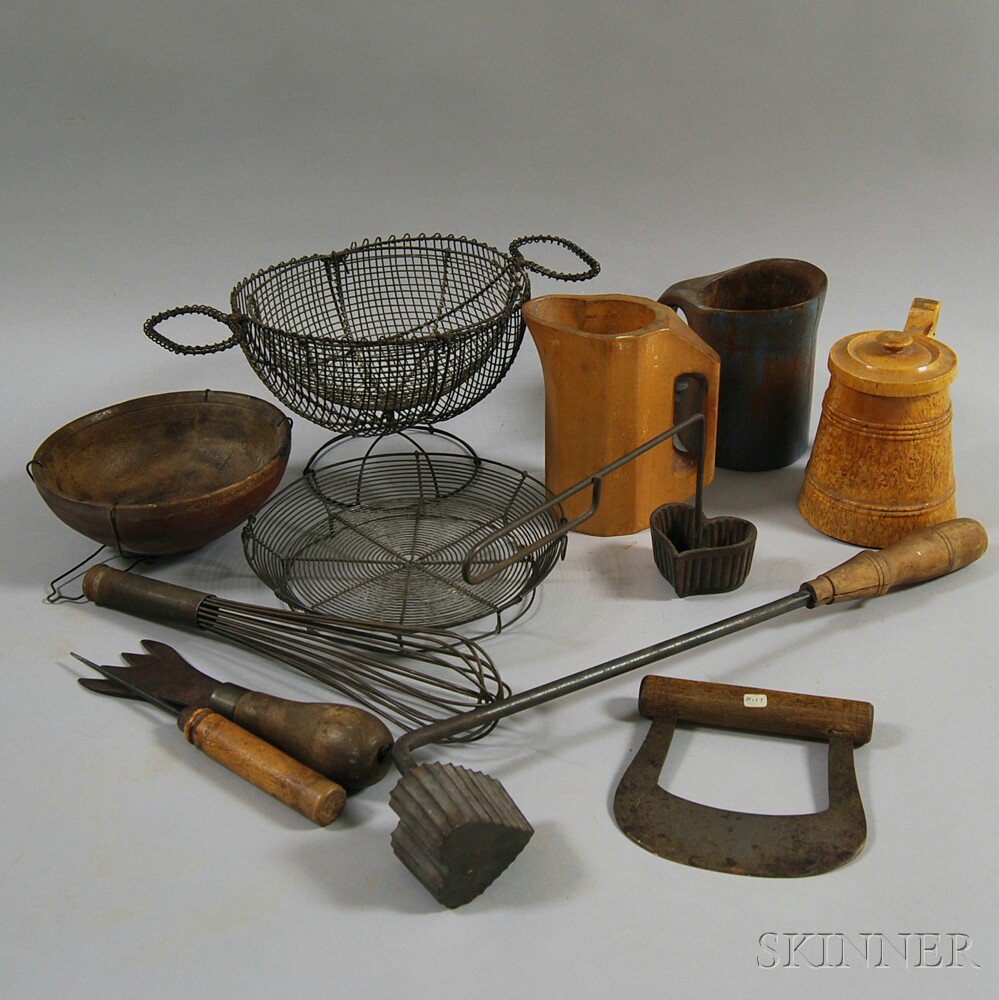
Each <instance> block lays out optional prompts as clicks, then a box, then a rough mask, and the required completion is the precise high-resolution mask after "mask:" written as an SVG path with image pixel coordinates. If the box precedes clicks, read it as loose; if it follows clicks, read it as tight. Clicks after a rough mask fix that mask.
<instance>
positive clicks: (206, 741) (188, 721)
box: [177, 707, 347, 826]
mask: <svg viewBox="0 0 999 1000" xmlns="http://www.w3.org/2000/svg"><path fill="white" fill-rule="evenodd" d="M177 727H178V728H179V729H180V731H181V732H182V733H183V734H184V737H185V739H186V740H187V741H188V743H192V744H193V745H194V746H196V747H197V748H198V749H199V750H200V751H202V753H204V754H207V755H208V756H209V757H211V758H212V760H214V761H217V762H218V763H219V764H221V765H222V766H223V767H226V768H228V769H229V770H230V771H232V772H233V774H238V775H239V776H240V777H241V778H245V779H246V780H247V781H249V782H250V784H251V785H256V786H257V788H260V789H262V790H263V791H265V792H267V794H268V795H273V796H274V798H276V799H278V800H279V801H281V802H283V803H284V804H285V805H286V806H291V808H292V809H295V810H297V811H298V812H300V813H301V814H302V815H303V816H304V817H305V818H306V819H309V820H312V822H313V823H317V824H318V825H319V826H327V825H329V824H330V823H332V822H333V820H335V819H336V818H337V816H339V815H340V813H341V812H342V811H343V804H344V802H345V801H346V798H347V793H346V792H345V791H344V790H343V788H341V787H340V785H338V784H337V783H336V782H334V781H330V780H329V778H324V777H323V776H322V775H321V774H318V773H317V772H315V771H313V770H312V768H310V767H306V766H305V765H304V764H300V763H299V762H298V761H297V760H294V759H293V758H291V757H289V756H288V755H287V754H286V753H284V752H282V751H281V750H278V749H277V747H273V746H271V745H270V743H265V742H264V741H263V740H262V739H260V738H259V737H257V736H254V735H253V733H248V732H247V731H246V730H245V729H243V728H241V727H240V726H237V725H236V723H235V722H230V721H229V720H228V719H226V718H224V717H223V716H221V715H219V714H218V713H217V712H213V711H212V710H211V709H208V708H193V707H192V708H185V709H184V710H183V711H182V712H181V713H180V715H179V716H178V718H177Z"/></svg>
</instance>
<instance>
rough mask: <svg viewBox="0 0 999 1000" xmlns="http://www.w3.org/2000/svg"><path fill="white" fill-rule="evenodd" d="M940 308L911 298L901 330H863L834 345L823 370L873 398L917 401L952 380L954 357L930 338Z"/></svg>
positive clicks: (955, 362)
mask: <svg viewBox="0 0 999 1000" xmlns="http://www.w3.org/2000/svg"><path fill="white" fill-rule="evenodd" d="M939 313H940V303H939V302H937V301H936V300H935V299H922V298H919V299H914V300H913V302H912V307H911V309H910V310H909V317H908V320H907V321H906V324H905V329H904V330H868V331H866V332H864V333H853V334H850V335H849V336H846V337H842V338H841V339H840V340H838V341H836V343H835V344H834V345H833V347H832V350H831V351H830V352H829V371H830V372H831V373H832V375H833V377H834V378H836V379H838V380H839V381H840V382H842V383H843V384H844V385H847V386H849V387H850V388H851V389H856V390H857V391H858V392H864V393H868V394H869V395H874V396H923V395H928V394H929V393H932V392H937V391H938V390H940V389H943V388H945V387H946V386H948V385H950V383H951V382H953V381H954V377H955V376H956V375H957V355H956V354H955V353H954V352H953V351H952V350H951V349H950V348H949V347H948V346H947V345H946V344H943V343H941V342H940V341H939V340H937V339H936V336H935V334H936V326H937V317H938V315H939Z"/></svg>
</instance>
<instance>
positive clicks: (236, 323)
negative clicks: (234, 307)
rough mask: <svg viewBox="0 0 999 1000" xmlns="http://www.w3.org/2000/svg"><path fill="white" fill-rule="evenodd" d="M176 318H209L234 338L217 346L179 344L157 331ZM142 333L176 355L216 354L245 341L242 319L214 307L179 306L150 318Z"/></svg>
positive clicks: (143, 325) (229, 338)
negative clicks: (225, 327) (223, 327)
mask: <svg viewBox="0 0 999 1000" xmlns="http://www.w3.org/2000/svg"><path fill="white" fill-rule="evenodd" d="M174 316H207V317H208V318H209V319H213V320H215V321H216V322H217V323H221V324H222V325H223V326H227V327H228V328H229V330H230V331H231V332H232V336H230V337H228V338H227V339H225V340H222V341H219V342H218V343H217V344H200V345H195V344H178V343H176V342H175V341H173V340H170V338H169V337H165V336H164V335H163V334H162V333H160V332H159V330H157V329H156V327H157V325H158V324H160V323H162V322H164V321H165V320H168V319H173V317H174ZM142 332H143V333H144V334H145V335H146V336H147V337H148V338H149V339H150V340H151V341H152V342H153V343H154V344H159V345H160V347H165V348H166V349H167V350H168V351H172V352H173V353H174V354H215V353H217V352H218V351H227V350H229V348H230V347H235V345H236V344H238V343H239V342H240V341H241V340H242V339H243V326H242V322H241V319H240V317H239V316H235V315H231V314H228V313H224V312H220V311H219V310H218V309H214V308H213V307H212V306H177V308H176V309H167V310H166V312H161V313H157V314H156V315H155V316H150V317H149V319H147V320H146V322H145V323H143V324H142Z"/></svg>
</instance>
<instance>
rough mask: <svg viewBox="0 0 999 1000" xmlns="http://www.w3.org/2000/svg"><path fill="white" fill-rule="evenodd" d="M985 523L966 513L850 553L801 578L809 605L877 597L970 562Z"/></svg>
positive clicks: (983, 545) (983, 544)
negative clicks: (824, 569)
mask: <svg viewBox="0 0 999 1000" xmlns="http://www.w3.org/2000/svg"><path fill="white" fill-rule="evenodd" d="M988 545H989V536H988V535H987V534H986V533H985V528H983V527H982V525H981V524H979V523H978V522H977V521H974V520H972V519H971V518H970V517H958V518H955V519H954V520H953V521H945V522H943V523H942V524H935V525H933V527H931V528H921V529H920V530H919V531H914V532H913V533H912V534H911V535H906V536H905V538H902V539H899V541H897V542H894V543H892V544H891V545H889V546H887V547H886V548H883V549H881V550H880V551H876V550H873V549H867V550H865V551H864V552H858V553H857V555H855V556H854V557H853V558H852V559H848V560H847V561H846V562H845V563H841V564H840V565H839V566H837V567H836V568H835V569H831V570H828V571H827V572H825V573H823V574H822V575H821V576H819V577H816V578H815V579H814V580H809V581H808V582H807V583H803V584H802V585H801V586H802V590H808V591H810V592H811V594H812V598H813V601H812V605H811V606H812V607H815V606H816V605H819V604H837V603H838V602H840V601H856V600H860V599H862V598H865V597H880V596H881V595H882V594H886V593H887V592H888V591H889V590H891V589H892V587H899V586H901V585H902V584H906V583H919V582H920V581H922V580H934V579H936V578H937V577H938V576H945V575H946V574H947V573H953V572H955V571H956V570H959V569H962V568H963V567H965V566H967V565H968V564H969V563H973V562H974V561H975V560H976V559H978V558H979V557H980V556H981V555H982V553H984V552H985V550H986V549H987V548H988Z"/></svg>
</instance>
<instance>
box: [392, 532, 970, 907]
mask: <svg viewBox="0 0 999 1000" xmlns="http://www.w3.org/2000/svg"><path fill="white" fill-rule="evenodd" d="M987 547H988V535H986V533H985V529H984V528H983V527H982V526H981V525H980V524H979V523H978V522H977V521H973V520H971V519H970V518H959V519H957V520H954V521H948V522H946V523H945V524H938V525H935V526H934V527H932V528H925V529H923V530H922V531H918V532H915V533H914V534H912V535H909V536H908V537H906V538H903V539H902V540H901V541H899V542H896V543H895V544H893V545H890V546H888V547H887V548H885V549H882V550H881V551H880V552H860V553H858V554H857V555H855V556H854V557H853V558H852V559H849V560H847V561H846V562H845V563H843V564H842V565H840V566H837V567H836V568H835V569H831V570H829V571H828V572H826V573H823V574H822V575H821V576H818V577H816V578H815V579H814V580H809V581H808V582H807V583H804V584H802V585H801V588H800V589H799V590H798V591H796V592H795V593H793V594H789V595H788V596H787V597H781V598H779V599H778V600H776V601H771V602H770V603H769V604H762V605H760V607H758V608H753V609H752V610H750V611H744V612H742V614H738V615H733V616H732V617H731V618H725V619H723V620H722V621H720V622H715V623H714V624H712V625H705V626H704V627H703V628H699V629H695V630H694V631H693V632H687V633H685V634H683V635H679V636H675V637H674V638H672V639H667V640H665V641H664V642H660V643H656V645H654V646H647V647H645V648H644V649H639V650H636V651H635V652H633V653H627V654H626V655H624V656H619V657H616V658H615V659H613V660H608V661H607V662H606V663H600V664H597V665H596V666H594V667H589V668H588V669H586V670H581V671H579V672H578V673H575V674H570V675H569V676H568V677H561V678H559V679H558V680H554V681H551V682H549V683H548V684H542V685H541V686H539V687H536V688H532V689H531V690H529V691H524V692H521V693H520V694H515V695H511V696H510V697H509V698H505V699H503V700H502V701H499V702H496V703H494V704H492V705H488V706H485V707H483V708H479V709H475V710H474V711H472V712H466V713H464V714H463V715H457V716H455V717H454V718H451V719H445V720H443V721H441V722H436V723H434V724H433V725H430V726H426V727H424V728H423V729H415V730H413V731H412V732H409V733H406V734H405V735H404V736H402V737H400V738H399V739H398V740H396V742H395V746H394V747H393V749H392V758H393V760H394V761H395V763H396V766H397V767H398V768H399V770H400V771H401V772H402V777H401V778H400V779H399V781H398V782H397V783H396V786H395V788H394V789H393V790H392V794H391V797H390V799H389V802H390V805H391V806H392V808H393V809H394V810H395V812H396V813H397V814H398V816H399V823H398V825H397V826H396V828H395V831H394V832H393V834H392V847H393V849H394V850H395V853H396V855H397V857H398V858H399V860H400V861H402V863H403V864H404V865H405V866H406V867H407V868H408V869H409V870H410V871H411V872H412V873H413V874H414V875H415V876H416V877H417V878H418V879H419V880H420V881H421V882H422V883H423V885H424V886H426V888H427V889H428V891H429V892H430V893H432V894H433V896H434V897H435V898H436V899H437V900H439V901H440V902H441V903H443V904H444V905H445V906H461V905H462V904H463V903H467V902H469V901H470V900H472V899H474V898H475V897H476V896H477V895H478V894H479V893H480V892H482V891H483V890H484V889H485V888H486V887H487V886H488V885H489V884H490V883H491V882H492V881H493V879H495V878H496V877H497V876H498V875H499V874H500V873H501V872H502V871H503V870H504V869H505V868H506V867H507V866H508V865H509V864H510V863H511V862H512V861H513V859H514V858H515V857H516V856H517V855H518V854H519V853H520V851H521V850H523V848H524V847H525V846H526V844H527V842H528V841H529V840H530V839H531V835H532V834H533V832H534V830H533V828H532V827H531V824H530V823H528V821H527V820H526V819H525V817H524V815H523V813H522V812H521V811H520V810H519V809H518V808H517V806H516V803H515V802H514V801H513V799H512V798H510V795H509V794H508V793H507V791H506V790H505V789H504V788H503V786H502V785H501V784H500V783H499V782H498V781H496V780H495V779H494V778H490V777H489V776H488V775H485V774H481V773H479V772H477V771H469V770H467V769H466V768H463V767H456V766H455V765H453V764H439V763H431V764H417V763H416V761H415V760H414V759H413V751H414V750H416V749H417V748H419V747H421V746H426V745H427V744H430V743H439V742H441V741H442V740H445V739H449V738H453V737H454V735H455V734H457V733H461V732H464V731H465V730H466V729H471V728H473V727H480V726H483V725H491V724H493V723H495V722H496V721H497V720H498V719H502V718H505V717H506V716H508V715H514V714H516V713H517V712H523V711H525V710H526V709H528V708H534V707H535V706H537V705H543V704H545V703H546V702H549V701H552V700H554V699H555V698H560V697H562V695H566V694H571V693H572V692H573V691H580V690H582V689H583V688H587V687H591V686H592V685H594V684H599V683H600V682H601V681H604V680H608V679H609V678H611V677H616V676H617V675H618V674H623V673H627V672H628V671H629V670H637V669H638V668H639V667H644V666H648V665H649V664H651V663H656V662H658V661H659V660H664V659H666V657H668V656H673V655H674V654H676V653H681V652H683V651H684V650H686V649H693V648H694V647H695V646H703V645H704V644H705V643H707V642H711V640H712V639H719V638H721V637H722V636H725V635H731V634H732V633H733V632H741V631H742V630H743V629H745V628H749V627H750V626H751V625H758V624H760V623H761V622H765V621H770V619H771V618H777V617H779V616H780V615H783V614H787V613H788V612H789V611H794V610H796V609H797V608H806V607H807V608H814V607H817V606H819V605H822V604H834V603H836V602H838V601H849V600H856V599H859V598H865V597H879V596H881V595H882V594H884V593H886V592H887V591H888V590H890V589H891V588H892V587H898V586H901V585H903V584H909V583H919V582H920V581H923V580H932V579H934V578H935V577H938V576H944V575H945V574H947V573H953V572H955V571H956V570H959V569H961V568H963V567H964V566H967V565H969V563H973V562H974V561H975V560H976V559H978V558H979V557H980V556H981V555H982V553H983V552H984V551H985V549H986V548H987Z"/></svg>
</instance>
